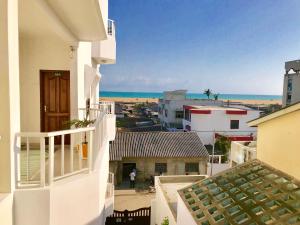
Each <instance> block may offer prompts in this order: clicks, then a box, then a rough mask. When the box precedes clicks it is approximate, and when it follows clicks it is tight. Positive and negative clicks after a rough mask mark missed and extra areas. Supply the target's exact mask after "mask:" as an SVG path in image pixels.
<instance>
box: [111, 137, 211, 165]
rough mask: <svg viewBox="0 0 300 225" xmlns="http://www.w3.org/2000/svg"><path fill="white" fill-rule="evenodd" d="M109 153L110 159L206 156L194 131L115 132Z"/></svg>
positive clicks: (205, 151)
mask: <svg viewBox="0 0 300 225" xmlns="http://www.w3.org/2000/svg"><path fill="white" fill-rule="evenodd" d="M109 155H110V160H112V161H115V160H122V158H123V157H149V158H150V157H155V158H166V157H167V158H170V157H182V158H183V157H208V153H207V150H206V148H205V147H204V145H203V144H202V142H201V140H200V138H199V137H198V135H197V134H196V133H194V132H117V134H116V138H115V141H113V142H112V143H111V144H110V149H109Z"/></svg>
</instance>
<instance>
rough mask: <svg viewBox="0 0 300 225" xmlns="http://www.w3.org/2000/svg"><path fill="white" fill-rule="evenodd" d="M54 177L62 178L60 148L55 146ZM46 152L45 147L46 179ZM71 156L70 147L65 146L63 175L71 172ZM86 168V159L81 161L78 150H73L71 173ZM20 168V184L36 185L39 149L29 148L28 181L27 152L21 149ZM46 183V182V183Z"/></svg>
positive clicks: (38, 178)
mask: <svg viewBox="0 0 300 225" xmlns="http://www.w3.org/2000/svg"><path fill="white" fill-rule="evenodd" d="M54 149H55V150H54V177H59V176H62V175H63V174H62V173H61V160H62V157H61V147H60V146H59V145H56V146H55V148H54ZM48 155H49V154H48V150H47V146H46V153H45V156H46V164H45V165H46V168H45V170H46V177H48V168H49V163H48ZM70 157H71V154H70V146H68V145H65V151H64V174H67V173H70V172H71V170H70V168H71V159H70ZM80 163H81V169H84V168H87V166H88V163H87V159H81V156H80V154H79V150H77V148H74V153H73V171H74V172H75V171H78V170H80ZM20 166H21V183H36V182H38V181H39V180H40V149H39V148H31V149H30V151H29V163H28V179H27V152H26V150H25V149H22V150H21V152H20ZM46 182H47V181H46Z"/></svg>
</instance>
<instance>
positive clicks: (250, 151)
mask: <svg viewBox="0 0 300 225" xmlns="http://www.w3.org/2000/svg"><path fill="white" fill-rule="evenodd" d="M252 159H256V141H232V142H231V148H230V167H233V166H236V165H238V164H242V163H245V162H248V161H250V160H252Z"/></svg>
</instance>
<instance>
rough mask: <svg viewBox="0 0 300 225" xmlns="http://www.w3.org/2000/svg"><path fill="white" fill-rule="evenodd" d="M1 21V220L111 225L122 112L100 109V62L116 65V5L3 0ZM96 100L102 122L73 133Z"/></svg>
mask: <svg viewBox="0 0 300 225" xmlns="http://www.w3.org/2000/svg"><path fill="white" fill-rule="evenodd" d="M0 23H1V25H0V49H1V51H0V74H1V75H0V102H1V110H0V124H1V126H0V149H1V150H0V224H1V225H2V224H3V225H12V224H14V225H59V224H64V225H65V224H104V220H105V216H106V215H107V214H109V213H111V212H112V209H113V195H112V193H113V184H112V180H113V179H112V175H110V176H109V171H108V163H109V152H108V151H109V141H111V140H113V139H114V137H115V115H114V109H113V108H114V105H113V103H102V104H101V105H95V104H97V103H98V93H99V81H100V79H101V74H100V73H99V69H100V64H105V63H107V64H111V63H114V62H115V60H116V52H115V51H116V42H115V27H114V22H113V21H111V20H109V19H108V1H107V0H85V1H73V0H63V1H58V0H27V1H19V0H0ZM87 102H89V105H90V106H93V109H91V110H90V115H89V119H95V120H96V121H95V123H94V124H92V125H90V126H89V127H87V128H78V129H68V128H67V127H65V126H64V124H65V122H66V121H68V120H70V119H77V118H80V119H81V118H82V117H83V115H84V111H85V109H81V108H85V107H86V103H87ZM65 129H67V130H65ZM85 142H86V143H87V144H83V143H85ZM86 146H87V148H88V151H87V152H88V153H87V155H85V153H86V151H85V149H86Z"/></svg>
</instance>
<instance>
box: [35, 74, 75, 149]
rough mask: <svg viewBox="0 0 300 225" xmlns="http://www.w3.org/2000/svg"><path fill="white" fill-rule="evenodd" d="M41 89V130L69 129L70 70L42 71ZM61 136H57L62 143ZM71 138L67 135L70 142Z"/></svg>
mask: <svg viewBox="0 0 300 225" xmlns="http://www.w3.org/2000/svg"><path fill="white" fill-rule="evenodd" d="M40 90H41V131H42V132H51V131H59V130H65V129H68V128H67V127H66V124H65V123H66V121H68V120H70V71H52V70H51V71H50V70H47V71H45V70H43V71H41V72H40ZM60 142H61V138H60V137H56V138H55V144H60ZM69 142H70V138H69V137H68V136H66V137H65V143H66V144H68V143H69Z"/></svg>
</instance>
